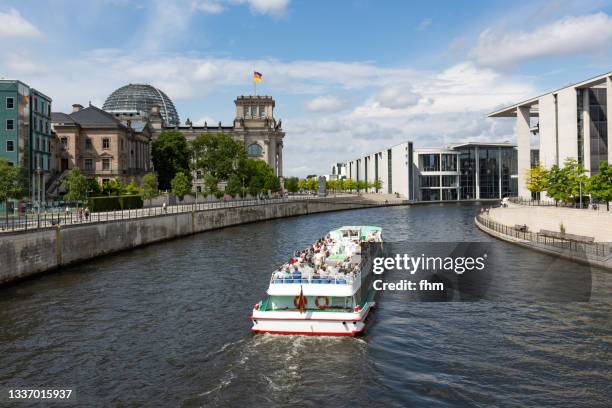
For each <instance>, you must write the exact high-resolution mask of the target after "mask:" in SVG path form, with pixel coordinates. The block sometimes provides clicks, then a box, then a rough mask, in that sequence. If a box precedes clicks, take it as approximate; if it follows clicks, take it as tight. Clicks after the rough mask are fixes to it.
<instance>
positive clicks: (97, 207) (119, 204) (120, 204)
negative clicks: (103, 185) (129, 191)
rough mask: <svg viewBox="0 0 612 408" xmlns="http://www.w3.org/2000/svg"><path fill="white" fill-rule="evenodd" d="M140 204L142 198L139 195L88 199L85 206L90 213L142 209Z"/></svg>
mask: <svg viewBox="0 0 612 408" xmlns="http://www.w3.org/2000/svg"><path fill="white" fill-rule="evenodd" d="M142 204H143V203H142V196H139V195H128V196H109V197H90V198H89V200H88V201H87V206H88V207H89V210H90V211H92V212H100V211H117V210H128V209H134V208H142Z"/></svg>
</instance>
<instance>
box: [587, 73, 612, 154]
mask: <svg viewBox="0 0 612 408" xmlns="http://www.w3.org/2000/svg"><path fill="white" fill-rule="evenodd" d="M606 107H607V109H606V110H607V115H606V118H607V119H608V120H607V124H608V163H611V164H612V143H610V140H612V76H609V77H607V78H606ZM585 154H586V153H585Z"/></svg>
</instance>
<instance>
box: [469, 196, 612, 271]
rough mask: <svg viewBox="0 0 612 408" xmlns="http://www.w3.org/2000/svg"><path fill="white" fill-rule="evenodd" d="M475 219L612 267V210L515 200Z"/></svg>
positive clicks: (520, 240)
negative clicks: (527, 203) (518, 202)
mask: <svg viewBox="0 0 612 408" xmlns="http://www.w3.org/2000/svg"><path fill="white" fill-rule="evenodd" d="M475 223H476V226H477V227H478V228H480V229H481V230H482V231H484V232H486V233H488V234H489V235H492V236H494V237H496V238H499V239H502V240H504V241H508V242H512V243H515V244H518V245H521V246H524V247H528V248H531V249H534V250H537V251H540V252H545V253H548V254H551V255H555V256H561V257H563V258H567V259H571V260H574V261H577V262H581V263H587V264H590V265H593V266H598V267H602V268H605V269H610V270H612V212H607V211H592V210H587V209H573V208H560V207H551V206H523V205H518V204H512V203H511V204H509V205H508V207H499V208H491V209H490V210H489V211H488V213H484V214H480V215H479V216H477V217H476V219H475Z"/></svg>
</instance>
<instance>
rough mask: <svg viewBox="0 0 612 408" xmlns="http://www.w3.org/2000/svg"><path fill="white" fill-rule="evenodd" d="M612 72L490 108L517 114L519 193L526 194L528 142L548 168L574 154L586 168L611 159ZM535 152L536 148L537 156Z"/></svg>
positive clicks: (501, 114)
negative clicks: (498, 108)
mask: <svg viewBox="0 0 612 408" xmlns="http://www.w3.org/2000/svg"><path fill="white" fill-rule="evenodd" d="M611 99H612V72H608V73H607V74H604V75H600V76H597V77H595V78H591V79H587V80H585V81H582V82H578V83H576V84H572V85H569V86H566V87H564V88H561V89H557V90H556V91H553V92H549V93H546V94H544V95H540V96H536V97H534V98H531V99H527V100H525V101H523V102H519V103H517V104H515V105H512V106H508V107H506V108H503V109H500V110H498V111H496V112H493V113H491V114H489V115H488V116H489V117H491V118H503V117H514V118H516V139H517V144H518V189H519V191H518V193H519V196H521V197H530V196H531V193H530V192H529V190H527V186H526V177H527V172H528V170H529V168H530V167H531V166H532V165H533V164H534V163H532V162H533V161H534V160H532V154H533V153H532V152H531V146H535V147H536V149H537V150H538V151H539V162H540V163H541V164H542V165H543V166H544V167H546V168H550V167H551V166H553V165H555V164H557V165H560V166H562V165H563V162H564V160H565V159H566V158H574V159H577V160H578V161H579V162H580V163H582V164H583V165H584V167H585V168H586V169H587V171H588V172H589V174H593V173H595V172H597V171H598V170H599V164H600V162H601V161H604V160H607V161H608V162H609V163H610V162H612V149H610V148H609V144H608V143H609V140H608V136H609V135H610V134H612V121H608V120H607V118H608V117H610V115H612V104H608V103H607V101H608V100H611ZM537 156H538V154H536V157H537Z"/></svg>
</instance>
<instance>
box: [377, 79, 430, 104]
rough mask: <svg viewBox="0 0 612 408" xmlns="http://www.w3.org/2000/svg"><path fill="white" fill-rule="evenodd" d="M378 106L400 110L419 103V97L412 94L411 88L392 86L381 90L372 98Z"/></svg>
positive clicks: (414, 93)
mask: <svg viewBox="0 0 612 408" xmlns="http://www.w3.org/2000/svg"><path fill="white" fill-rule="evenodd" d="M374 99H375V100H376V101H377V102H378V103H379V104H380V106H383V107H386V108H391V109H401V108H407V107H409V106H413V105H416V104H417V103H419V100H420V99H421V96H420V95H419V94H417V93H416V92H414V90H413V89H412V87H411V86H401V85H393V86H387V87H385V88H383V90H382V91H381V92H380V93H379V94H378V95H376V96H375V97H374Z"/></svg>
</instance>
